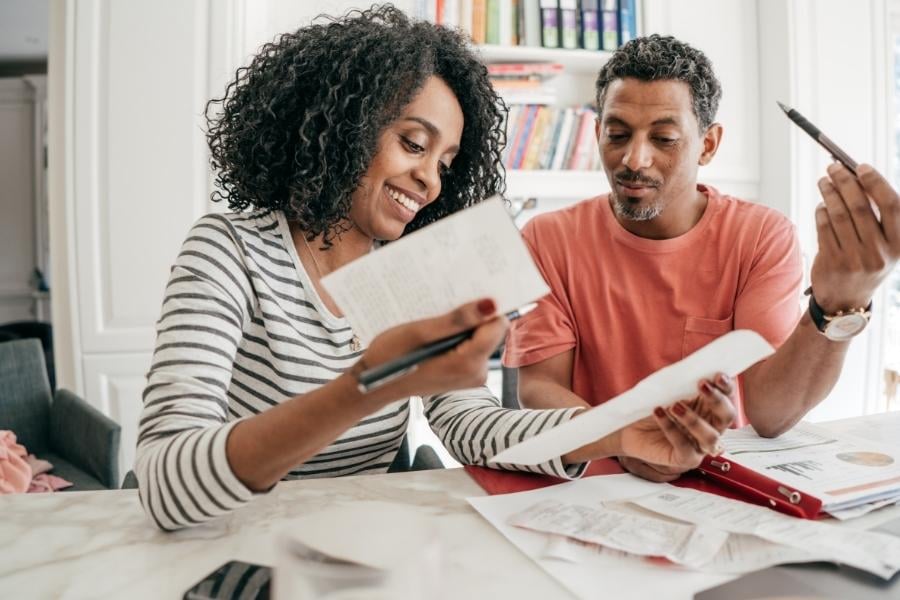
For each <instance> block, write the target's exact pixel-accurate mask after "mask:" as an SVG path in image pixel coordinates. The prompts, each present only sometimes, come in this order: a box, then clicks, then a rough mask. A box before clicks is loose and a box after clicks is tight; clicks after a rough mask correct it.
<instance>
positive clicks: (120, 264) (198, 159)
mask: <svg viewBox="0 0 900 600" xmlns="http://www.w3.org/2000/svg"><path fill="white" fill-rule="evenodd" d="M209 13H210V5H209V2H204V1H197V2H182V1H180V0H162V1H156V2H115V1H112V0H86V1H84V2H77V3H75V4H74V21H75V27H74V37H75V39H74V59H73V62H74V75H75V76H74V77H73V78H72V80H71V90H70V91H69V94H70V95H69V101H70V106H71V110H72V111H73V115H72V121H73V134H74V135H73V139H72V149H71V150H72V152H71V157H72V161H73V169H72V179H73V184H74V185H73V187H72V190H73V198H72V202H71V203H70V205H69V207H68V208H69V214H70V216H71V218H72V219H73V220H74V222H75V228H74V229H75V231H74V233H75V235H74V238H75V239H74V240H72V241H71V247H72V248H73V250H74V252H75V255H76V259H75V268H76V272H77V277H76V278H75V279H76V281H77V287H78V290H77V292H78V294H77V295H78V302H79V311H78V312H79V323H80V332H81V351H82V352H83V353H84V354H92V353H103V352H116V351H128V352H135V351H146V350H150V349H152V347H153V342H154V331H153V324H154V322H155V321H156V319H157V318H158V316H159V310H160V304H161V301H162V297H163V292H164V287H165V284H166V280H167V278H168V274H169V269H170V267H171V264H172V262H173V261H174V259H175V256H176V255H177V253H178V249H179V247H180V246H181V243H182V241H183V240H184V237H185V234H186V233H187V231H188V229H189V228H190V225H191V224H192V223H193V222H194V221H195V220H196V219H197V218H198V217H199V216H200V215H202V214H204V213H205V212H207V210H208V201H207V200H208V197H209V177H208V171H209V167H208V160H207V150H206V141H205V138H204V134H203V128H202V125H203V119H202V113H203V109H204V106H205V103H206V101H207V99H208V97H209V58H210V57H209V56H208V54H209V50H208V48H209V44H208V37H209V33H210V32H209V23H210V14H209Z"/></svg>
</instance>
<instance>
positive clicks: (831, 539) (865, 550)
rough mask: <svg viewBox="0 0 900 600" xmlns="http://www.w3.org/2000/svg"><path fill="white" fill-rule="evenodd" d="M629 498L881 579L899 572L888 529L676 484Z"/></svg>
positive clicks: (899, 555)
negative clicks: (802, 514) (813, 517)
mask: <svg viewBox="0 0 900 600" xmlns="http://www.w3.org/2000/svg"><path fill="white" fill-rule="evenodd" d="M631 503H632V504H636V505H637V506H640V507H642V508H645V509H647V510H651V511H653V512H655V513H658V514H661V515H665V516H667V517H670V518H673V519H678V520H680V521H685V522H688V523H693V524H695V525H705V526H708V527H716V528H719V529H722V530H725V531H728V532H730V533H737V534H745V535H753V536H756V537H759V538H762V539H763V540H766V541H769V542H773V543H775V544H781V545H784V546H788V547H790V548H795V549H798V550H801V551H803V552H809V553H815V554H816V555H818V557H820V558H823V559H827V560H832V561H836V562H841V563H845V564H848V565H851V566H853V567H856V568H858V569H863V570H865V571H869V572H870V573H873V574H875V575H878V576H879V577H882V578H884V579H890V578H891V577H892V576H893V575H894V573H896V572H897V571H900V539H898V538H895V537H893V536H890V535H887V534H883V533H876V532H872V531H861V530H856V529H851V528H848V527H838V526H836V525H832V524H829V523H822V522H818V521H808V520H805V519H798V518H796V517H789V516H787V515H783V514H781V513H778V512H775V511H773V510H770V509H768V508H765V507H762V506H755V505H752V504H747V503H745V502H739V501H737V500H731V499H729V498H722V497H720V496H714V495H712V494H704V493H702V492H698V491H696V490H690V489H681V488H676V487H674V486H667V489H666V490H665V491H663V492H660V493H658V494H651V495H649V496H645V497H643V498H637V499H634V500H631Z"/></svg>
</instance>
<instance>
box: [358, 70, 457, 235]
mask: <svg viewBox="0 0 900 600" xmlns="http://www.w3.org/2000/svg"><path fill="white" fill-rule="evenodd" d="M462 131H463V112H462V108H461V107H460V105H459V101H458V100H457V99H456V96H455V95H454V93H453V91H452V90H451V89H450V88H449V87H448V86H447V84H446V83H444V82H443V81H442V80H441V79H440V78H438V77H435V76H432V77H431V78H430V79H428V80H427V81H426V82H425V85H424V86H422V90H421V91H420V92H419V93H418V94H417V95H416V96H415V98H413V100H412V101H411V102H410V103H409V104H408V105H407V106H406V108H404V109H403V112H402V113H401V114H400V116H399V117H398V118H397V120H396V121H394V122H393V123H391V124H390V125H388V127H387V128H386V129H385V130H384V131H383V132H382V133H381V135H380V136H379V139H378V150H377V152H376V153H375V156H374V158H373V159H372V163H371V164H370V165H369V168H368V170H367V171H366V174H365V175H363V177H362V179H361V181H360V185H359V187H357V189H356V191H355V192H354V193H353V201H352V205H351V208H350V220H351V221H352V223H353V225H354V226H355V228H356V229H357V230H359V232H360V233H362V234H364V235H366V236H367V237H369V238H371V239H374V240H395V239H397V238H399V237H400V236H401V235H403V231H404V229H405V228H406V226H407V224H409V222H410V221H412V220H413V219H414V218H415V216H416V213H417V212H418V211H419V210H421V209H422V208H424V207H425V206H426V205H427V204H429V203H431V202H434V201H435V200H436V199H437V197H438V196H439V195H440V193H441V175H442V174H443V173H444V172H445V171H446V170H448V169H449V168H450V165H451V163H452V162H453V159H454V158H455V157H456V154H457V152H459V144H460V138H461V137H462Z"/></svg>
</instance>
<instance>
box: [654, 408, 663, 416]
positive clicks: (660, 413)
mask: <svg viewBox="0 0 900 600" xmlns="http://www.w3.org/2000/svg"><path fill="white" fill-rule="evenodd" d="M653 414H654V415H656V416H657V417H664V416H666V411H664V410H663V409H661V408H660V407H658V406H657V407H656V408H654V409H653Z"/></svg>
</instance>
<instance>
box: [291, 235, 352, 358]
mask: <svg viewBox="0 0 900 600" xmlns="http://www.w3.org/2000/svg"><path fill="white" fill-rule="evenodd" d="M302 237H303V243H304V244H306V251H307V252H308V253H309V257H310V258H311V259H312V261H313V266H314V267H315V268H316V274H318V276H319V281H321V280H322V277H324V275H322V268H321V267H320V266H319V261H317V260H316V255H315V254H314V253H313V251H312V248H310V246H309V242H308V241H307V240H306V236H305V235H303V236H302ZM361 349H362V342H361V341H360V340H359V337H357V335H356V334H355V333H354V334H353V337H352V338H350V352H359V351H360V350H361Z"/></svg>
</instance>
